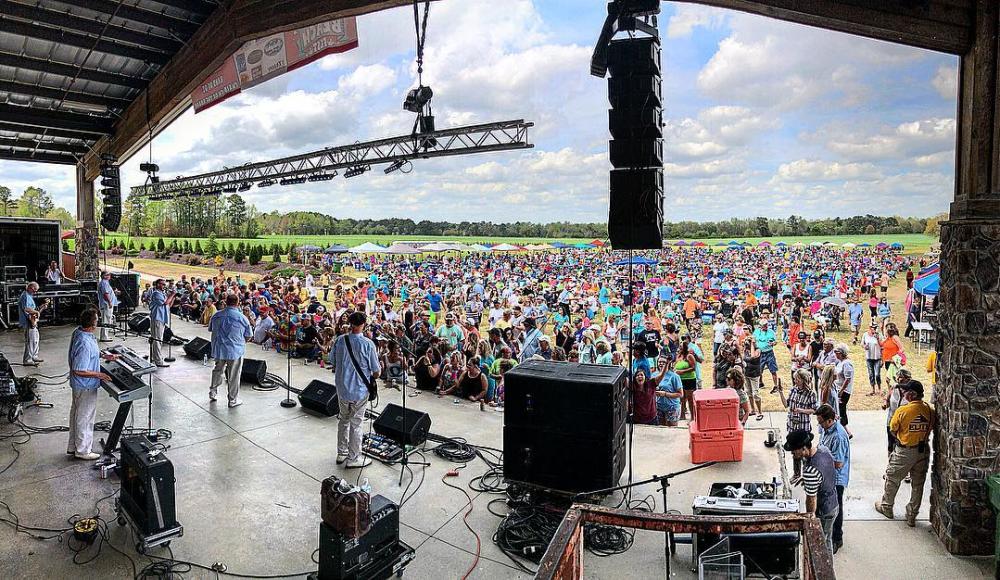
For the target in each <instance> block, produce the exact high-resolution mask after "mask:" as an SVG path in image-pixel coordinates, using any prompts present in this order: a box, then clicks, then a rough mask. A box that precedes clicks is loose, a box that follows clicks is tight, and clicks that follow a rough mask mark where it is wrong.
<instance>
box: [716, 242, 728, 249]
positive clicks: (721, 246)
mask: <svg viewBox="0 0 1000 580" xmlns="http://www.w3.org/2000/svg"><path fill="white" fill-rule="evenodd" d="M712 245H714V246H719V247H720V248H724V247H726V246H727V245H728V244H726V242H716V243H715V244H712Z"/></svg>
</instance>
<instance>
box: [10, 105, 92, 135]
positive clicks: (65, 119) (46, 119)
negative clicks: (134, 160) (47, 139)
mask: <svg viewBox="0 0 1000 580" xmlns="http://www.w3.org/2000/svg"><path fill="white" fill-rule="evenodd" d="M0 121H7V122H9V123H19V124H21V125H30V126H32V127H38V128H39V129H41V130H44V129H46V128H48V127H52V128H55V129H65V130H67V131H76V132H80V133H92V134H94V135H107V134H108V133H111V119H110V118H108V117H96V116H93V115H81V114H79V113H67V112H65V111H55V110H52V109H45V110H42V109H34V108H31V107H19V106H17V105H6V104H0Z"/></svg>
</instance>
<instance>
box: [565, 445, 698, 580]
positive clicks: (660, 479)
mask: <svg viewBox="0 0 1000 580" xmlns="http://www.w3.org/2000/svg"><path fill="white" fill-rule="evenodd" d="M716 463H718V461H709V462H708V463H702V464H700V465H695V466H694V467H689V468H687V469H682V470H680V471H675V472H673V473H668V474H666V475H654V476H653V477H650V478H649V479H644V480H642V481H637V482H635V483H626V484H625V485H618V486H615V487H608V488H605V489H599V490H597V491H584V492H581V493H578V494H576V495H574V496H573V501H576V500H577V499H580V498H583V497H587V496H591V495H604V494H609V493H612V492H615V491H620V490H626V489H632V488H633V487H638V486H640V485H646V484H647V483H659V484H660V493H661V494H662V496H663V515H667V513H668V512H667V488H668V487H670V480H671V479H673V478H675V477H677V476H678V475H684V474H685V473H690V472H692V471H698V470H699V469H705V468H706V467H711V466H713V465H715V464H716ZM626 507H628V506H626ZM671 533H672V532H664V534H663V558H664V563H665V565H666V572H667V576H666V578H667V580H670V535H671ZM691 549H692V550H694V543H692V544H691Z"/></svg>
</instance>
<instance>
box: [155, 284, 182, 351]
mask: <svg viewBox="0 0 1000 580" xmlns="http://www.w3.org/2000/svg"><path fill="white" fill-rule="evenodd" d="M166 288H167V281H166V280H164V279H163V278H160V279H158V280H157V281H156V283H155V284H154V286H153V290H152V291H150V293H149V329H150V332H151V333H152V338H151V339H150V341H149V362H151V363H153V364H155V365H156V366H158V367H168V366H170V365H168V364H166V363H164V362H163V355H162V354H161V353H160V345H161V344H163V329H165V328H166V327H167V321H168V320H169V319H170V307H171V306H173V304H174V298H175V297H176V295H175V294H174V293H173V292H170V293H169V294H167V293H166Z"/></svg>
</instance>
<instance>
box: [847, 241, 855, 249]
mask: <svg viewBox="0 0 1000 580" xmlns="http://www.w3.org/2000/svg"><path fill="white" fill-rule="evenodd" d="M844 247H845V248H848V249H850V248H856V247H857V245H855V244H852V243H851V242H847V243H846V244H844Z"/></svg>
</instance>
